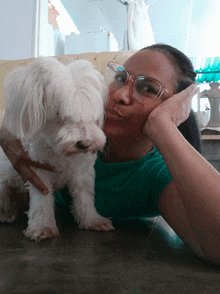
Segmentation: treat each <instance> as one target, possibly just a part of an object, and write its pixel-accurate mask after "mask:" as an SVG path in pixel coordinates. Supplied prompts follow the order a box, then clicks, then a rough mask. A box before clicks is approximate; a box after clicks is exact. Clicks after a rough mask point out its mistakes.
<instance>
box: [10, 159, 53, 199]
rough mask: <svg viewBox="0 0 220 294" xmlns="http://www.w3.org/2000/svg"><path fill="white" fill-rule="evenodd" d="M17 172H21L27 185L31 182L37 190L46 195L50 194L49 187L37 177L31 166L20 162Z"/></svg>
mask: <svg viewBox="0 0 220 294" xmlns="http://www.w3.org/2000/svg"><path fill="white" fill-rule="evenodd" d="M16 170H17V171H18V172H19V174H20V176H21V178H22V180H23V181H24V182H25V183H26V182H27V181H28V182H30V183H31V184H33V185H34V187H35V188H36V189H38V190H39V191H40V192H41V193H43V194H45V195H47V194H48V193H49V189H48V188H47V186H46V185H45V184H44V183H43V182H42V181H41V179H40V178H39V177H38V176H37V175H36V173H35V172H34V171H33V170H32V169H31V167H30V166H29V165H27V164H26V163H24V162H20V164H19V167H17V168H16Z"/></svg>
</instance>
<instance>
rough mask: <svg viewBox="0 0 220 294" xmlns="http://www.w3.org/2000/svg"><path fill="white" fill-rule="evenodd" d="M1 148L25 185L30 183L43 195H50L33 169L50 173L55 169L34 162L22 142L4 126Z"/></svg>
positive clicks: (2, 128)
mask: <svg viewBox="0 0 220 294" xmlns="http://www.w3.org/2000/svg"><path fill="white" fill-rule="evenodd" d="M0 146H1V147H2V149H3V151H4V152H5V154H6V156H7V157H8V159H9V160H10V162H11V163H12V165H13V167H14V169H15V170H16V171H17V172H18V173H19V175H20V176H21V178H22V180H23V181H24V182H25V183H26V182H27V181H29V182H30V183H32V184H33V185H34V186H35V187H36V188H37V189H38V190H40V191H41V192H42V193H43V194H45V195H47V194H48V193H49V190H48V188H47V187H46V186H45V185H44V183H43V182H42V181H41V180H40V178H39V177H38V176H37V175H36V174H35V172H34V171H33V170H32V169H31V167H37V168H42V169H46V170H49V171H54V169H53V168H51V167H50V166H48V165H44V164H40V163H38V162H34V161H32V160H31V159H30V157H29V156H28V154H27V152H25V151H24V149H23V147H22V144H21V142H20V140H18V139H17V138H16V137H15V136H14V135H13V134H11V133H10V132H9V131H8V130H7V129H6V128H5V127H4V126H2V127H1V128H0Z"/></svg>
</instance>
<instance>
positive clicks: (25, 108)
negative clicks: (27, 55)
mask: <svg viewBox="0 0 220 294" xmlns="http://www.w3.org/2000/svg"><path fill="white" fill-rule="evenodd" d="M39 74H40V73H39V72H38V73H37V72H34V71H33V70H32V68H31V67H30V66H26V67H18V68H16V69H15V70H13V71H12V72H10V73H9V74H8V75H7V76H6V78H5V80H4V94H5V97H6V110H5V116H4V120H3V124H4V125H5V127H6V128H8V129H9V130H10V131H11V132H12V133H13V134H14V135H16V137H18V138H20V139H22V138H24V137H25V138H26V139H30V138H31V137H32V136H33V135H34V134H36V132H37V131H38V130H39V129H40V128H41V127H42V125H43V123H44V121H45V109H44V106H43V99H44V88H43V85H42V83H40V79H41V78H40V77H39Z"/></svg>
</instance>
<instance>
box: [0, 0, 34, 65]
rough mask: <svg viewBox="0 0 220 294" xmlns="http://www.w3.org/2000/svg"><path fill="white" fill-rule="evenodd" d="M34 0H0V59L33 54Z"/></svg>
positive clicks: (24, 56) (18, 57)
mask: <svg viewBox="0 0 220 294" xmlns="http://www.w3.org/2000/svg"><path fill="white" fill-rule="evenodd" d="M34 29H35V0H19V1H18V0H1V2H0V42H1V46H0V59H1V60H7V59H9V60H12V59H24V58H29V57H32V56H33V52H34V40H33V32H34Z"/></svg>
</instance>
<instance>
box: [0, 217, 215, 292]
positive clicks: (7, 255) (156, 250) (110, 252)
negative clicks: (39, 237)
mask: <svg viewBox="0 0 220 294" xmlns="http://www.w3.org/2000/svg"><path fill="white" fill-rule="evenodd" d="M57 222H58V226H59V229H60V238H59V239H57V240H53V241H44V242H41V243H35V242H34V241H30V240H28V239H26V238H25V236H24V235H23V233H22V231H23V229H25V227H26V225H27V220H26V218H25V217H21V218H20V219H19V221H18V222H17V223H15V224H13V225H9V224H0V293H2V294H15V293H16V294H33V293H36V294H46V293H47V294H56V293H57V294H58V293H62V294H65V293H76V294H81V293H82V294H87V293H88V294H90V293H91V294H93V293H97V294H99V293H101V294H110V293H111V294H112V293H114V294H118V293H120V294H130V293H137V294H142V293H147V294H151V293H153V294H157V293H158V294H162V293H175V294H177V293H178V294H182V293H192V294H194V293H196V294H198V293H202V294H206V293H207V294H212V293H213V294H214V293H215V294H216V293H220V270H219V269H217V268H214V267H211V266H210V265H207V264H204V263H203V262H202V261H200V260H198V259H196V258H195V257H194V255H193V253H192V252H191V251H190V250H189V249H188V248H187V247H186V246H185V245H183V243H182V242H181V240H180V239H179V238H178V237H177V236H176V235H175V234H173V232H172V230H170V232H169V233H167V232H168V231H169V228H168V229H167V228H166V226H164V224H163V222H160V223H159V224H158V225H157V227H155V223H152V222H149V221H148V222H146V221H145V222H143V221H140V220H133V221H127V222H123V223H117V224H115V226H117V229H116V230H115V231H111V232H97V231H85V230H78V229H77V227H76V226H75V225H74V224H73V223H71V222H69V223H66V224H65V225H64V224H63V222H62V217H60V216H59V215H58V216H57ZM162 227H165V229H166V231H165V230H164V229H163V228H162Z"/></svg>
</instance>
